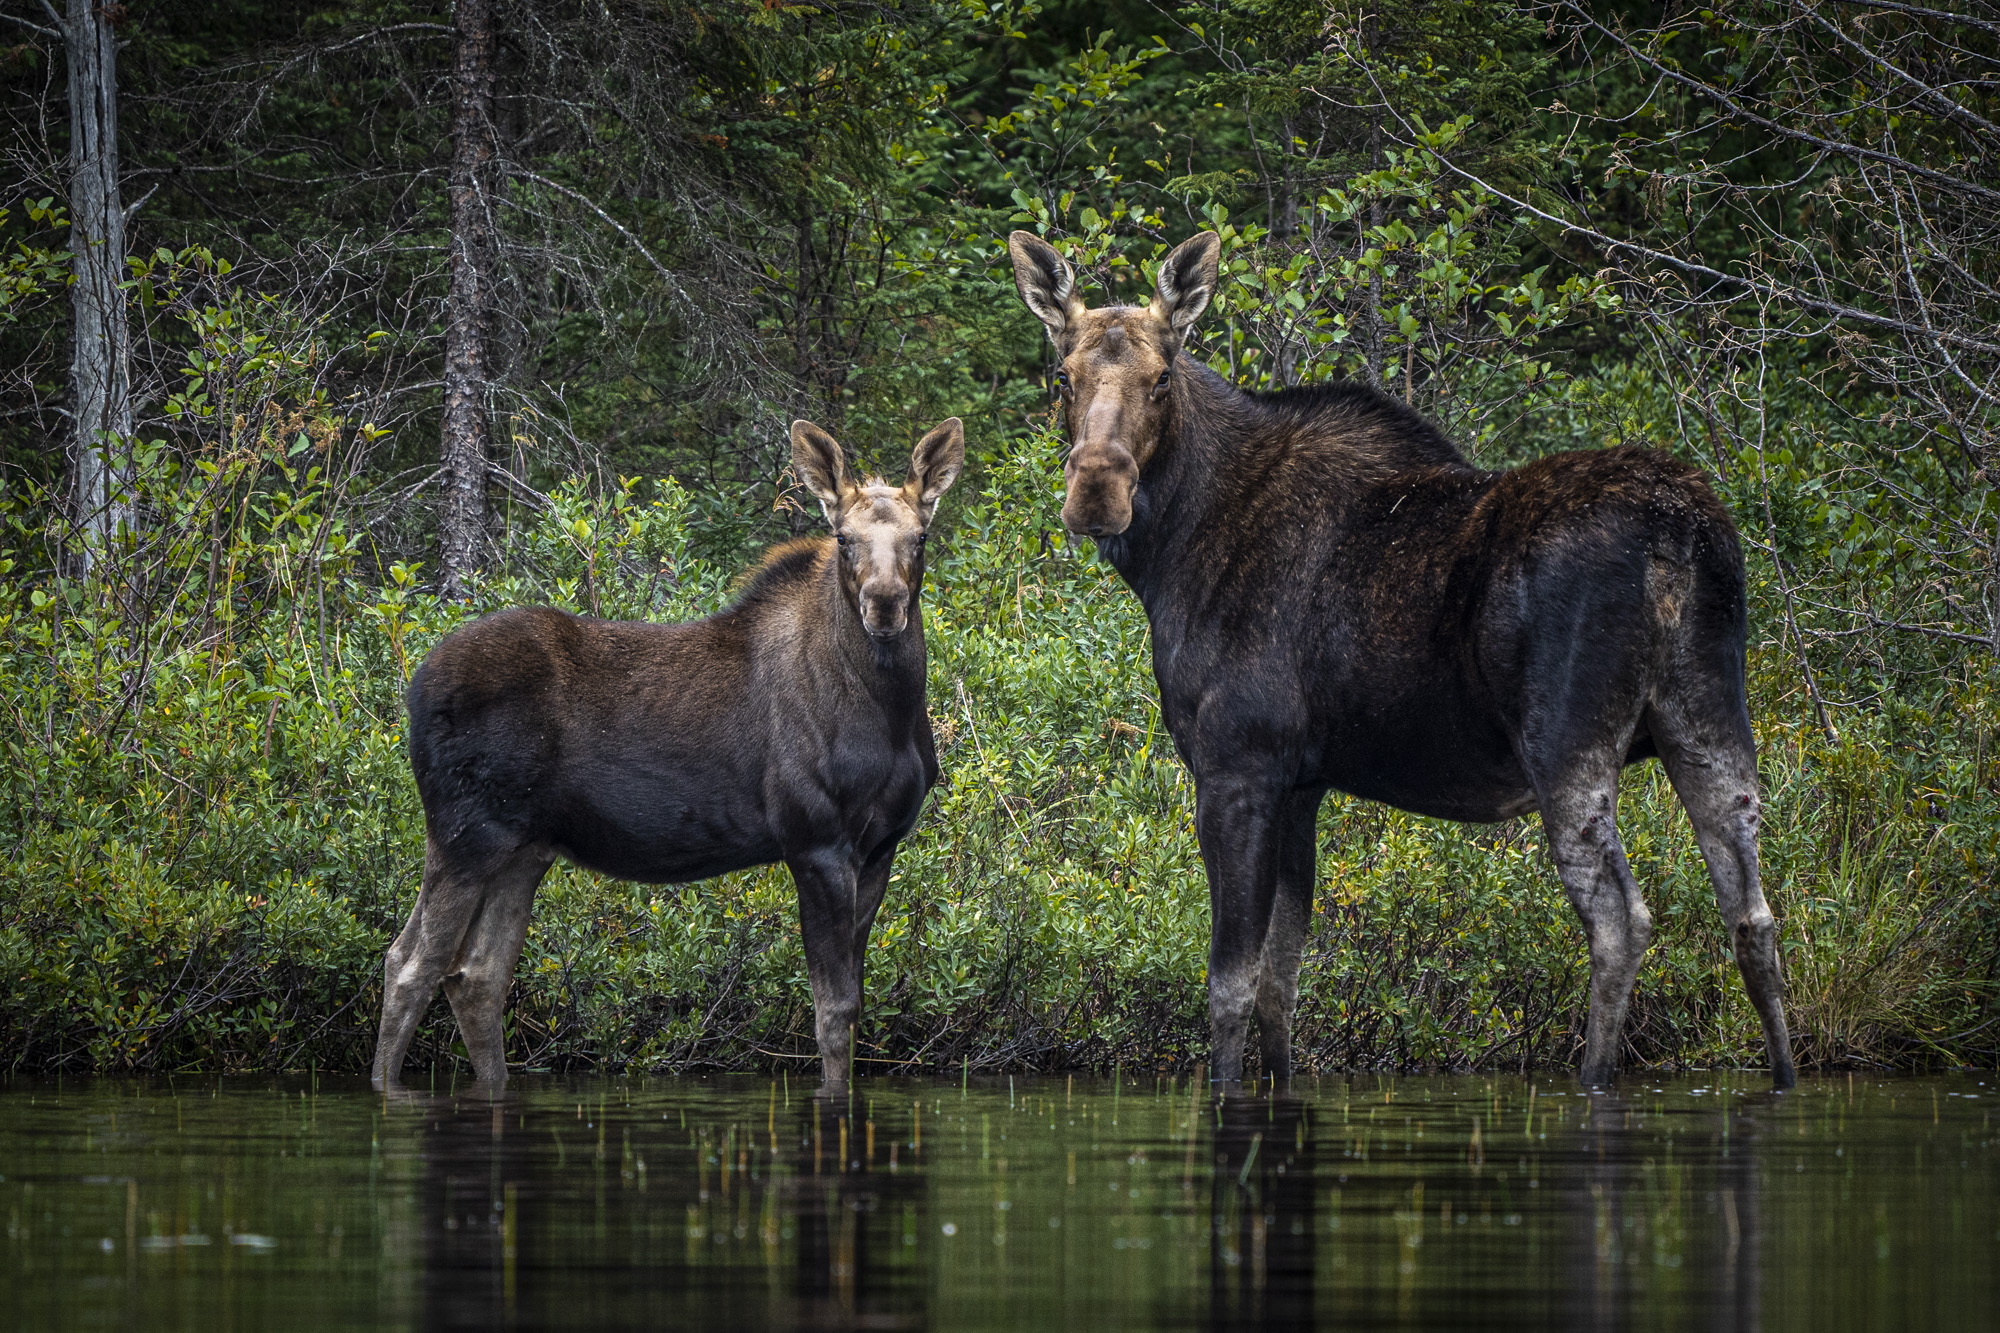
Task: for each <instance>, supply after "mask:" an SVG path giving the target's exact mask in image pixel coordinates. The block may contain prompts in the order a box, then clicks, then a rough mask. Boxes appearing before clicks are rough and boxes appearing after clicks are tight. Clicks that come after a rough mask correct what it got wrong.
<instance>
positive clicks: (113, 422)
mask: <svg viewBox="0 0 2000 1333" xmlns="http://www.w3.org/2000/svg"><path fill="white" fill-rule="evenodd" d="M64 26H65V28H66V29H67V31H66V32H65V33H64V34H63V37H64V45H65V46H66V47H67V48H68V52H69V160H70V186H69V217H70V249H71V250H72V251H73V252H74V255H75V260H74V265H75V274H76V284H75V286H73V287H72V288H71V289H70V305H71V310H72V314H73V316H74V321H75V326H76V328H75V343H74V347H73V349H72V353H71V359H70V399H71V402H70V408H71V411H72V412H73V413H74V426H75V429H74V430H73V431H72V433H71V435H70V441H69V459H68V464H69V476H68V478H67V481H68V485H69V501H70V518H71V524H72V528H71V531H72V534H73V535H72V542H71V550H70V554H69V557H68V560H67V562H66V563H67V564H68V565H69V567H70V569H71V570H72V571H73V572H75V573H78V574H82V573H87V572H88V571H89V570H90V567H91V565H92V563H93V562H95V561H96V559H97V558H98V557H99V555H100V554H101V553H102V552H103V551H104V550H105V548H106V546H107V545H108V544H109V542H110V540H111V538H113V537H114V536H116V535H117V532H118V528H119V525H120V524H121V523H129V522H130V521H131V512H130V503H129V500H128V499H127V497H126V496H125V495H124V494H123V485H122V483H123V480H124V472H125V467H126V462H125V460H126V458H127V455H128V452H129V450H130V448H131V438H132V395H131V379H130V376H131V371H130V365H129V362H130V358H131V332H130V330H129V328H128V327H127V325H126V321H125V293H124V292H122V291H120V290H119V288H118V283H119V281H120V279H121V278H122V277H123V276H124V268H125V213H124V208H123V206H122V204H121V203H120V201H119V195H118V39H117V36H116V34H115V33H113V31H112V28H111V20H110V19H109V18H108V17H106V14H105V10H104V9H102V8H98V7H96V5H95V0H69V14H68V19H67V21H66V23H65V25H64Z"/></svg>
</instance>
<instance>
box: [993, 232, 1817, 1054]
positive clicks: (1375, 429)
mask: <svg viewBox="0 0 2000 1333" xmlns="http://www.w3.org/2000/svg"><path fill="white" fill-rule="evenodd" d="M1009 248H1010V250H1011V251H1012V254H1013V260H1014V280H1015V284H1016V286H1017V287H1018V288H1019V290H1020V293H1021V299H1022V301H1024V302H1025V303H1026V304H1027V306H1028V309H1029V310H1031V311H1033V312H1034V314H1035V315H1036V316H1037V317H1038V318H1040V320H1041V321H1042V323H1043V324H1044V325H1045V326H1047V329H1048V333H1049V337H1050V338H1051V339H1053V340H1054V343H1055V346H1056V351H1057V354H1058V355H1059V356H1060V358H1061V365H1060V368H1059V369H1058V371H1057V373H1056V384H1057V387H1058V389H1059V391H1060V393H1061V395H1062V405H1063V413H1064V420H1065V422H1066V424H1067V429H1068V433H1069V444H1070V450H1069V456H1068V461H1067V462H1066V464H1065V466H1064V474H1065V478H1066V480H1067V495H1066V498H1065V501H1064V504H1063V522H1064V524H1065V525H1067V526H1068V527H1069V528H1070V529H1071V530H1072V531H1074V532H1077V533H1084V534H1088V535H1090V536H1091V537H1094V538H1095V539H1096V541H1097V548H1098V550H1099V552H1101V553H1102V554H1103V555H1104V556H1105V558H1106V559H1108V560H1109V561H1110V562H1111V564H1112V565H1113V566H1114V567H1115V568H1116V569H1117V570H1118V572H1119V573H1120V574H1122V575H1123V576H1124V578H1125V581H1126V582H1127V583H1128V584H1130V585H1131V587H1132V590H1133V591H1134V592H1136V593H1137V594H1138V595H1139V599H1140V601H1141V602H1142V603H1144V605H1145V608H1146V614H1147V617H1148V619H1149V620H1150V621H1151V622H1152V630H1153V671H1154V675H1155V676H1156V678H1157V679H1158V681H1159V688H1160V707H1161V712H1162V714H1163V716H1164V719H1165V722H1166V725H1167V729H1168V730H1169V732H1170V733H1171V734H1172V735H1173V738H1174V743H1175V745H1176V746H1177V747H1178V748H1179V750H1180V753H1181V756H1182V758H1183V759H1184V760H1185V761H1186V763H1187V765H1188V768H1189V771H1190V773H1191V775H1192V776H1193V778H1194V782H1195V793H1196V830H1197V835H1198V837H1199V840H1200V844H1201V854H1202V861H1203V863H1204V864H1205V866H1206V868H1207V871H1208V883H1209V903H1210V906H1211V908H1212V921H1213V934H1212V937H1211V940H1210V944H1209V974H1208V1004H1209V1035H1210V1040H1211V1043H1212V1048H1213V1049H1212V1054H1211V1059H1212V1060H1213V1062H1214V1069H1215V1074H1216V1076H1217V1077H1218V1078H1220V1079H1224V1080H1234V1079H1238V1078H1240V1077H1241V1076H1242V1070H1243V1062H1244V1045H1245V1041H1246V1038H1247V1035H1248V1030H1249V1023H1250V1016H1251V1013H1252V1011H1253V1009H1254V1011H1255V1013H1256V1015H1257V1025H1258V1029H1259V1038H1260V1041H1259V1045H1260V1050H1261V1055H1262V1057H1263V1069H1264V1072H1265V1073H1266V1074H1267V1075H1272V1076H1276V1077H1285V1076H1287V1075H1289V1074H1290V1072H1291V1063H1292V1061H1291V1024H1292V1014H1293V1011H1294V1009H1295V1008H1296V1005H1297V1000H1298V969H1299V954H1300V951H1301V949H1302V948H1303V945H1304V937H1305V929H1306V924H1307V920H1308V918H1309V916H1310V914H1311V911H1312V895H1313V881H1314V872H1315V868H1314V855H1315V850H1316V843H1315V834H1314V818H1315V814H1316V812H1317V811H1318V809H1319V806H1320V802H1321V799H1322V798H1323V797H1324V796H1325V794H1326V792H1327V791H1328V790H1329V789H1338V790H1341V791H1344V792H1349V793H1352V794H1353V795H1356V796H1361V797H1366V798H1368V799H1370V800H1376V801H1383V802H1386V803H1388V804H1390V805H1394V806H1398V807H1401V808H1402V809H1405V810H1413V811H1416V812H1418V813H1420V814H1426V815H1437V816H1442V817H1444V818H1448V819H1460V820H1468V821H1474V822H1487V821H1493V820H1501V819H1507V818H1510V817H1512V816H1515V815H1521V814H1525V813H1526V812H1528V811H1530V810H1539V811H1540V812H1541V815H1542V825H1543V828H1544V830H1545V831H1546V833H1547V836H1548V839H1549V847H1550V850H1551V851H1552V853H1553V855H1554V859H1555V864H1556V870H1557V873H1558V874H1559V875H1560V876H1561V878H1562V883H1563V887H1564V888H1565V889H1566V890H1567V891H1568V894H1569V899H1570V902H1571V904H1572V905H1573V906H1574V907H1575V908H1576V912H1577V915H1578V916H1579V917H1581V918H1582V920H1583V928H1584V932H1585V934H1586V935H1587V936H1588V937H1589V941H1590V969H1591V983H1590V1019H1589V1028H1588V1032H1587V1034H1586V1039H1585V1043H1584V1052H1583V1068H1582V1075H1583V1079H1584V1081H1585V1082H1587V1083H1592V1084H1603V1083H1608V1082H1610V1081H1611V1078H1612V1076H1613V1074H1614V1073H1615V1072H1616V1070H1617V1066H1618V1058H1619V1052H1620V1047H1621V1045H1622V1042H1623V1031H1624V1024H1625V1010H1626V1007H1627V1005H1628V1004H1629V1002H1630V1000H1631V996H1632V987H1633V983H1634V980H1635V978H1636V977H1637V975H1638V970H1639V964H1640V960H1641V959H1642V958H1643V957H1644V955H1645V952H1646V946H1647V944H1648V942H1649V941H1650V939H1651V937H1652V918H1651V916H1650V914H1649V913H1648V912H1647V910H1646V905H1645V902H1644V901H1643V900H1642V899H1641V897H1640V894H1639V886H1638V885H1637V884H1636V883H1634V882H1633V879H1632V871H1631V868H1630V867H1629V866H1628V865H1627V864H1626V861H1625V853H1624V851H1623V849H1622V848H1621V847H1620V845H1619V841H1618V831H1617V828H1616V825H1615V817H1616V809H1617V796H1618V773H1619V770H1620V769H1621V768H1622V767H1623V766H1624V765H1626V764H1630V763H1633V762H1635V761H1637V760H1640V759H1643V758H1646V757H1647V756H1658V758H1659V759H1660V760H1661V762H1662V763H1664V764H1665V765H1666V770H1667V774H1668V776H1669V777H1670V778H1671V780H1672V781H1673V784H1674V790H1675V791H1676V792H1677V793H1678V794H1679V796H1680V799H1681V802H1682V804H1683V805H1684V806H1685V807H1686V808H1687V812H1688V817H1689V818H1690V819H1691V820H1692V821H1693V824H1694V831H1695V838H1696V840H1697V842H1699V844H1700V846H1701V851H1702V855H1703V857H1704V858H1706V860H1707V862H1708V868H1709V875H1710V878H1711V879H1712V880H1713V881H1714V885H1715V894H1716V899H1717V901H1718V902H1719V904H1720V905H1721V908H1722V915H1723V918H1724V920H1725V921H1726V923H1727V925H1728V928H1729V931H1730V939H1731V942H1732V944H1733V946H1734V949H1735V953H1736V960H1737V964H1738V966H1739V967H1740V968H1741V969H1742V972H1743V980H1744V984H1745V985H1746V987H1747V988H1748V990H1749V994H1750V999H1751V1001H1752V1003H1754V1004H1755V1005H1756V1008H1757V1012H1758V1015H1759V1016H1760V1017H1761V1018H1762V1020H1763V1024H1764V1039H1765V1043H1766V1046H1767V1049H1768V1052H1769V1056H1770V1061H1771V1074H1772V1079H1773V1082H1774V1083H1775V1084H1776V1085H1777V1086H1779V1087H1789V1086H1790V1085H1791V1084H1792V1082H1793V1079H1794V1076H1793V1071H1792V1057H1791V1042H1790V1038H1789V1037H1788V1036H1787V1034H1786V1030H1785V1014H1784V1007H1783V1000H1782V984H1781V981H1780V978H1779V972H1778V954H1777V948H1776V939H1775V935H1776V930H1775V926H1774V923H1773V921H1772V917H1771V911H1770V909H1769V907H1767V906H1766V905H1765V902H1764V895H1763V891H1762V889H1761V888H1760V887H1759V884H1758V879H1757V820H1758V794H1757V764H1756V758H1757V756H1756V746H1755V743H1754V741H1753V740H1752V738H1751V733H1750V717H1749V712H1748V708H1747V706H1746V703H1745V699H1744V685H1743V669H1744V641H1745V634H1746V629H1745V623H1746V622H1745V613H1744V600H1743V599H1744V574H1743V556H1742V552H1741V550H1740V548H1739V547H1738V545H1737V540H1736V532H1735V528H1734V527H1733V526H1732V524H1731V523H1730V519H1729V514H1728V512H1727V511H1726V510H1725V509H1724V508H1723V507H1722V504H1721V502H1720V501H1718V500H1717V499H1716V497H1715V495H1714V493H1713V492H1712V491H1710V489H1709V488H1708V486H1707V485H1706V484H1705V483H1704V482H1703V480H1702V478H1701V476H1700V474H1699V473H1698V472H1696V471H1695V470H1694V469H1693V468H1690V467H1687V466H1685V465H1683V464H1681V463H1678V462H1676V461H1675V460H1673V459H1672V458H1669V457H1667V456H1665V455H1663V454H1658V453H1652V452H1648V451H1646V450H1642V449H1630V448H1620V449H1605V450H1601V451H1591V452H1582V453H1567V454H1557V455H1553V456H1551V457H1547V458H1543V459H1540V460H1538V461H1536V462H1533V463H1529V464H1527V465H1525V466H1523V467H1520V468H1517V469H1514V470H1513V471H1509V472H1487V471H1482V470H1480V469H1478V468H1475V467H1473V466H1471V465H1470V464H1469V463H1467V462H1466V460H1465V458H1464V457H1463V456H1462V455H1460V453H1459V452H1458V450H1457V449H1455V448H1454V447H1453V446H1452V444H1451V443H1450V441H1448V440H1447V439H1445V437H1444V436H1443V435H1442V434H1440V433H1439V432H1438V430H1437V428H1436V427H1435V426H1433V425H1432V424H1431V423H1430V422H1429V421H1427V420H1425V419H1424V418H1423V417H1422V416H1420V415H1418V414H1417V413H1416V412H1414V411H1412V410H1411V409H1410V408H1408V407H1406V406H1405V405H1403V404H1401V403H1399V402H1397V401H1396V400H1394V399H1393V398H1390V397H1387V396H1386V395H1384V394H1381V393H1378V392H1376V391H1374V390H1372V389H1369V388H1365V387H1361V386H1357V385H1352V384H1334V385H1326V386H1318V387H1310V388H1298V389H1286V390H1282V391H1280V392H1276V393H1268V394H1261V393H1246V392H1243V391H1241V390H1239V389H1237V388H1235V387H1234V386H1233V385H1231V384H1230V383H1229V382H1228V381H1226V380H1224V379H1223V378H1222V377H1220V376H1218V375H1216V374H1214V373H1213V372H1211V371H1209V370H1208V369H1207V368H1206V367H1204V366H1202V365H1201V364H1200V363H1199V362H1197V361H1195V360H1194V359H1193V358H1191V357H1190V356H1188V355H1186V354H1185V353H1184V351H1183V344H1184V342H1185V339H1186V338H1187V334H1188V330H1189V329H1190V328H1191V327H1192V326H1193V324H1194V321H1195V319H1196V318H1197V317H1198V316H1199V315H1200V314H1201V312H1202V309H1203V308H1204V307H1205V306H1206V305H1207V304H1208V301H1209V297H1210V295H1211V294H1212V293H1213V291H1214V289H1215V282H1216V264H1217V255H1218V250H1219V242H1218V241H1217V238H1216V237H1215V235H1214V234H1213V233H1204V234H1202V235H1199V236H1196V237H1194V238H1193V239H1192V240H1189V241H1188V242H1186V243H1185V244H1183V245H1181V246H1180V247H1178V248H1177V249H1175V250H1174V251H1173V252H1172V253H1171V254H1169V255H1168V256H1167V257H1166V259H1165V260H1163V261H1162V263H1161V265H1160V268H1159V273H1158V278H1157V282H1156V292H1155V297H1154V300H1153V301H1152V303H1151V304H1150V305H1147V306H1144V307H1133V306H1111V307H1107V308H1103V309H1098V310H1090V309H1086V308H1085V306H1084V304H1083V302H1082V300H1081V299H1080V298H1079V296H1078V294H1077V290H1076V279H1075V276H1074V274H1073V273H1072V272H1071V270H1070V268H1069V266H1068V265H1067V264H1066V263H1065V262H1064V261H1063V259H1062V258H1061V256H1059V255H1058V254H1057V253H1056V251H1055V250H1054V249H1053V248H1051V247H1050V246H1049V245H1048V244H1046V243H1045V242H1043V241H1041V240H1039V239H1037V238H1036V237H1034V236H1032V235H1030V234H1028V233H1027V232H1019V231H1017V232H1015V233H1014V234H1013V237H1012V238H1011V240H1010V242H1009Z"/></svg>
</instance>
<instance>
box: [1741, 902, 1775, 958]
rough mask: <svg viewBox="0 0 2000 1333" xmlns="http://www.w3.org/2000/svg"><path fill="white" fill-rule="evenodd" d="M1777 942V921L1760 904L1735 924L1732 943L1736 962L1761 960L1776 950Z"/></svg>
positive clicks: (1768, 909) (1769, 910)
mask: <svg viewBox="0 0 2000 1333" xmlns="http://www.w3.org/2000/svg"><path fill="white" fill-rule="evenodd" d="M1777 940H1778V922H1777V919H1776V918H1775V917H1773V916H1772V915H1771V909H1770V908H1768V907H1765V906H1763V905H1761V904H1760V905H1759V906H1757V907H1756V908H1755V909H1754V910H1752V911H1751V912H1749V913H1748V914H1747V915H1745V916H1744V918H1743V919H1742V920H1741V921H1738V922H1737V923H1736V930H1735V939H1734V941H1733V942H1734V945H1735V948H1736V957H1737V958H1738V960H1744V959H1761V958H1763V957H1764V956H1765V955H1766V954H1768V953H1770V952H1771V951H1772V950H1773V949H1774V948H1776V946H1777Z"/></svg>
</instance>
